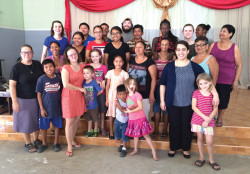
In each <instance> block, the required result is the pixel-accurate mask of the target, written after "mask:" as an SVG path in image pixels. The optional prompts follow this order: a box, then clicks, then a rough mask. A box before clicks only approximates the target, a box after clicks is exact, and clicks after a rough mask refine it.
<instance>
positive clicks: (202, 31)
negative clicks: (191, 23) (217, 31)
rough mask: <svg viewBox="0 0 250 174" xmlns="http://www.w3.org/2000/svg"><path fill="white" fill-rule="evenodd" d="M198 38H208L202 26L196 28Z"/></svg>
mask: <svg viewBox="0 0 250 174" xmlns="http://www.w3.org/2000/svg"><path fill="white" fill-rule="evenodd" d="M195 34H196V37H199V36H206V31H205V30H203V28H202V27H201V26H197V27H196V31H195Z"/></svg>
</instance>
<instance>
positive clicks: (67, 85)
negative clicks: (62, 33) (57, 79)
mask: <svg viewBox="0 0 250 174" xmlns="http://www.w3.org/2000/svg"><path fill="white" fill-rule="evenodd" d="M81 62H82V61H81V57H80V55H79V53H78V51H77V50H76V48H74V47H72V46H69V47H67V48H66V49H65V51H64V54H63V64H64V66H63V69H62V72H61V75H62V83H63V91H62V106H63V107H62V116H63V118H65V120H66V125H65V135H66V139H67V143H68V149H67V151H66V156H67V157H71V156H73V148H72V147H81V145H80V144H79V143H77V142H75V140H74V138H75V136H76V132H77V128H78V123H79V120H80V117H81V115H83V114H84V112H86V106H85V100H84V96H83V93H86V89H84V88H83V87H82V84H83V81H84V77H83V68H84V66H85V64H83V63H81Z"/></svg>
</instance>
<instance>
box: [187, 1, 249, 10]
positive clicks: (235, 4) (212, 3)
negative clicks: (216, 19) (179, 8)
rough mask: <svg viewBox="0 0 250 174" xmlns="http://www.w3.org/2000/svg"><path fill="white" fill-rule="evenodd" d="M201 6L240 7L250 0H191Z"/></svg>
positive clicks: (214, 7)
mask: <svg viewBox="0 0 250 174" xmlns="http://www.w3.org/2000/svg"><path fill="white" fill-rule="evenodd" d="M190 1H192V2H194V3H196V4H199V5H201V6H204V7H207V8H212V9H216V10H228V9H233V8H240V7H243V6H245V5H248V4H250V0H190Z"/></svg>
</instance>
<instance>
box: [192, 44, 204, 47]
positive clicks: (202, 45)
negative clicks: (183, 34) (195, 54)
mask: <svg viewBox="0 0 250 174" xmlns="http://www.w3.org/2000/svg"><path fill="white" fill-rule="evenodd" d="M205 45H207V44H200V45H196V44H195V45H194V46H195V47H197V48H198V47H204V46H205Z"/></svg>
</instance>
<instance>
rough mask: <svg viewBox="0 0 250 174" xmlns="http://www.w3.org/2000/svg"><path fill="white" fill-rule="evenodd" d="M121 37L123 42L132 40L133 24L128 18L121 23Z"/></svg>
mask: <svg viewBox="0 0 250 174" xmlns="http://www.w3.org/2000/svg"><path fill="white" fill-rule="evenodd" d="M122 37H123V41H124V42H128V41H129V40H131V39H133V23H132V20H131V19H130V18H126V19H124V21H123V22H122Z"/></svg>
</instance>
